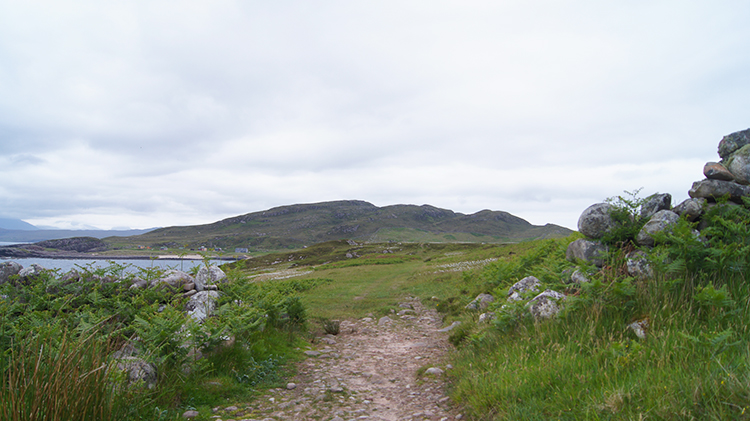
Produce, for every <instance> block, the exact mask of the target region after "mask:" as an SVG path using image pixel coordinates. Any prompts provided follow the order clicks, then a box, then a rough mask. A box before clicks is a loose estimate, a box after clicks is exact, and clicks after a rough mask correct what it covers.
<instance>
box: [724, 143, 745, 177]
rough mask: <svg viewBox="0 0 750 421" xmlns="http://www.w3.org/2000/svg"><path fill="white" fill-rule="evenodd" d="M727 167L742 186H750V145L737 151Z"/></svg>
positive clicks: (730, 158)
mask: <svg viewBox="0 0 750 421" xmlns="http://www.w3.org/2000/svg"><path fill="white" fill-rule="evenodd" d="M726 167H727V169H728V170H729V172H730V173H732V175H733V176H734V180H735V181H736V182H738V183H740V184H750V145H745V146H743V147H741V148H739V149H738V150H737V151H735V152H734V153H733V154H732V156H730V157H729V159H728V160H727V162H726Z"/></svg>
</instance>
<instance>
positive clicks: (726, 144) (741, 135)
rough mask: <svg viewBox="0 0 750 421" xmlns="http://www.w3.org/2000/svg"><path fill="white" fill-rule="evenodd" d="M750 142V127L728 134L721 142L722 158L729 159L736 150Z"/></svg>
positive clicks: (720, 152)
mask: <svg viewBox="0 0 750 421" xmlns="http://www.w3.org/2000/svg"><path fill="white" fill-rule="evenodd" d="M749 144H750V129H747V130H742V131H739V132H734V133H732V134H728V135H726V136H724V137H723V138H722V139H721V141H720V142H719V156H720V157H721V159H727V158H729V156H730V155H731V154H733V153H734V152H735V151H737V150H738V149H740V148H741V147H743V146H745V145H749Z"/></svg>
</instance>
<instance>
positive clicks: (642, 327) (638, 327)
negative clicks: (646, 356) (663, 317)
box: [628, 318, 649, 339]
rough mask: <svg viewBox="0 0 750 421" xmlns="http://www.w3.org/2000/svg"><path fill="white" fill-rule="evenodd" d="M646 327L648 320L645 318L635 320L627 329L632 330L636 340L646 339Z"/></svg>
mask: <svg viewBox="0 0 750 421" xmlns="http://www.w3.org/2000/svg"><path fill="white" fill-rule="evenodd" d="M648 326H649V321H648V318H645V319H641V320H636V321H634V322H633V323H631V324H629V325H628V329H632V330H633V333H635V336H637V337H638V339H646V335H647V334H648Z"/></svg>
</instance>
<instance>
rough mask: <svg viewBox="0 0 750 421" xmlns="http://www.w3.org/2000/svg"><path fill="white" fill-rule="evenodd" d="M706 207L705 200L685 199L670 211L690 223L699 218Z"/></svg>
mask: <svg viewBox="0 0 750 421" xmlns="http://www.w3.org/2000/svg"><path fill="white" fill-rule="evenodd" d="M705 207H706V199H703V198H699V199H693V198H691V199H686V200H685V201H683V202H682V203H680V204H679V205H677V206H675V207H674V209H672V211H673V212H674V213H676V214H677V215H680V216H681V217H683V218H685V219H687V220H688V221H690V222H694V221H696V220H698V218H700V217H701V216H702V215H703V213H704V209H705Z"/></svg>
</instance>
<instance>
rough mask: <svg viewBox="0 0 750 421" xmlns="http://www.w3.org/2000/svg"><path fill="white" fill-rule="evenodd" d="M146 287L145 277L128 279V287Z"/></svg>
mask: <svg viewBox="0 0 750 421" xmlns="http://www.w3.org/2000/svg"><path fill="white" fill-rule="evenodd" d="M146 287H148V281H147V280H145V279H141V278H139V277H137V276H136V277H135V278H133V280H132V281H130V289H136V288H146Z"/></svg>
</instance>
